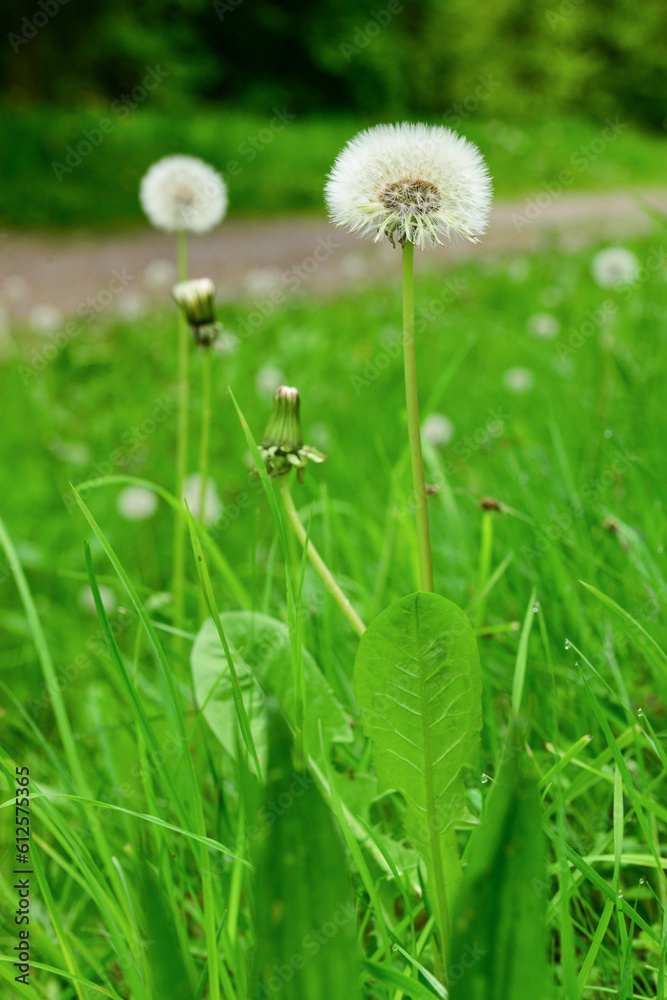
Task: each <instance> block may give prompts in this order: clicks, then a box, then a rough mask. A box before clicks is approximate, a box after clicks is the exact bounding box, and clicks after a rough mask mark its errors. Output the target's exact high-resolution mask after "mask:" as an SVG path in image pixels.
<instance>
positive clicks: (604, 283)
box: [591, 247, 639, 288]
mask: <svg viewBox="0 0 667 1000" xmlns="http://www.w3.org/2000/svg"><path fill="white" fill-rule="evenodd" d="M591 272H592V274H593V278H594V280H595V282H596V283H597V284H598V285H599V286H600V288H623V287H624V286H625V285H629V284H632V282H633V281H635V280H636V278H637V276H638V274H639V261H638V260H637V258H636V257H635V255H634V254H633V252H632V251H631V250H626V248H625V247H607V248H606V249H605V250H600V252H599V253H596V255H595V257H594V258H593V261H592V263H591Z"/></svg>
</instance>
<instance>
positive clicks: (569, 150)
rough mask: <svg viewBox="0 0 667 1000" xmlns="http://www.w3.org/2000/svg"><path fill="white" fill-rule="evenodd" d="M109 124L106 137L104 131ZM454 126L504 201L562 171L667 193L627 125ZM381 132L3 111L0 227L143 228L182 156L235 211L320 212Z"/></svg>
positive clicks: (643, 138)
mask: <svg viewBox="0 0 667 1000" xmlns="http://www.w3.org/2000/svg"><path fill="white" fill-rule="evenodd" d="M276 110H277V111H278V112H279V114H278V116H276V114H275V111H276ZM101 121H105V122H107V123H108V124H106V125H104V126H103V127H104V128H106V129H109V131H107V132H103V131H102V130H101V129H100V122H101ZM448 122H449V120H448ZM434 123H437V122H436V121H434ZM449 123H450V124H452V125H453V127H455V128H456V130H457V131H460V132H461V133H462V134H464V135H466V136H467V137H468V138H469V139H471V140H472V141H473V142H476V143H477V144H478V145H479V147H480V149H481V150H482V153H483V154H484V156H485V158H486V160H487V162H488V164H489V168H490V170H491V174H492V176H493V177H494V178H495V187H496V194H497V195H498V196H499V197H503V198H509V197H516V196H518V195H523V194H525V193H532V192H540V191H542V186H543V185H544V184H553V182H554V181H555V180H556V179H557V178H558V177H559V175H560V174H561V173H562V172H563V171H564V170H567V171H569V173H570V175H571V179H570V180H568V181H567V182H566V185H565V186H566V187H567V188H571V189H572V190H579V189H581V190H608V189H612V188H621V187H625V186H628V185H633V186H651V185H652V186H662V185H663V184H664V171H663V170H662V163H663V162H664V153H665V140H664V138H663V137H660V136H657V135H651V134H644V133H642V132H640V131H638V130H637V129H636V128H634V127H633V126H629V125H628V126H627V127H623V126H624V125H625V123H623V122H620V130H617V131H614V130H609V129H608V125H607V122H606V121H587V120H585V119H578V118H569V119H568V118H563V119H557V120H555V121H549V122H547V123H545V122H542V121H533V122H524V123H515V122H509V121H499V120H490V121H484V120H481V119H477V118H474V117H472V118H469V119H462V120H460V121H457V122H456V123H455V124H454V123H451V122H449ZM374 124H376V122H375V121H370V120H369V121H368V122H363V121H359V120H358V119H352V118H345V117H340V118H327V119H317V118H299V117H296V116H294V115H293V114H292V110H291V109H290V108H289V107H286V108H284V107H282V106H281V107H280V108H278V109H267V113H266V115H265V116H262V117H260V116H251V115H248V114H243V113H240V112H234V111H231V110H229V109H221V110H220V111H216V110H198V111H196V112H183V111H179V112H178V113H176V114H173V115H168V114H166V113H164V112H162V113H160V112H153V111H151V110H150V109H148V108H137V109H135V110H132V111H129V109H128V108H127V107H126V106H123V107H118V108H116V109H114V108H113V107H111V106H109V107H105V106H100V107H99V108H98V109H96V110H85V111H83V110H71V111H67V110H63V109H61V108H46V107H35V108H31V109H23V110H21V111H16V110H10V109H5V110H4V112H3V114H2V119H1V123H0V172H1V173H2V177H3V185H2V191H0V224H1V225H5V226H16V227H19V228H30V227H35V226H42V227H54V226H64V227H72V226H76V227H79V228H81V227H83V228H93V227H96V226H100V225H102V226H109V225H117V224H127V223H134V222H139V221H141V220H142V213H141V209H140V207H139V203H138V198H137V190H138V185H139V181H140V179H141V177H142V176H143V174H144V173H145V172H146V170H147V169H148V167H149V166H150V165H151V163H153V162H154V161H155V160H156V159H159V158H160V157H161V156H166V155H169V154H172V153H177V152H178V153H189V154H191V155H195V156H200V157H203V158H204V159H205V160H207V161H208V162H210V163H211V164H212V165H213V166H215V167H216V168H217V169H218V170H220V171H222V172H223V174H224V175H225V176H226V178H227V179H228V181H229V183H230V187H231V205H230V211H231V213H232V214H236V213H243V214H260V213H284V212H302V211H320V210H321V209H322V207H323V206H322V184H323V178H324V177H325V176H326V174H327V172H328V171H329V169H330V168H331V165H332V163H333V161H334V159H335V157H336V154H337V153H338V151H339V150H340V149H341V148H342V147H343V145H344V144H345V143H346V142H347V141H348V140H349V139H350V138H351V136H352V135H354V134H355V133H356V132H357V131H358V130H359V129H360V128H361V127H364V126H369V125H374ZM440 124H442V122H440ZM445 124H447V122H446V123H445ZM85 131H86V132H88V133H89V136H88V139H86V136H85V135H84V132H85ZM91 135H92V141H90V136H91ZM81 142H84V143H85V142H88V147H86V146H85V145H84V146H83V147H82V150H81V151H82V152H83V156H79V155H78V154H77V153H76V147H77V146H78V144H79V143H81ZM93 143H99V144H98V145H93ZM70 147H71V148H72V149H73V150H74V153H73V154H72V153H70V154H69V155H70V158H69V161H68V159H67V157H68V153H67V151H68V148H70ZM17 150H20V155H17ZM54 164H56V167H55V169H54ZM58 164H60V165H61V166H58Z"/></svg>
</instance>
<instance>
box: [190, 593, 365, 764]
mask: <svg viewBox="0 0 667 1000" xmlns="http://www.w3.org/2000/svg"><path fill="white" fill-rule="evenodd" d="M220 621H221V624H222V628H223V630H224V633H225V635H226V637H227V642H228V644H229V648H230V653H231V656H232V658H233V660H234V664H235V666H236V672H237V675H238V681H239V685H240V688H241V694H242V696H243V702H244V705H245V708H246V712H247V715H248V719H249V720H250V728H251V731H252V735H253V739H254V741H255V746H256V748H257V753H258V756H259V758H260V761H262V760H266V748H267V731H266V726H267V722H266V713H265V692H269V693H270V694H272V695H273V696H274V698H275V699H276V701H277V702H278V704H279V705H280V707H281V709H282V711H283V712H284V714H285V717H286V718H287V719H288V721H289V723H290V725H292V727H293V726H294V723H295V712H296V705H295V697H294V680H293V672H292V656H291V651H290V638H289V629H288V628H287V626H286V625H284V624H283V623H282V622H280V621H277V620H276V619H275V618H271V617H269V615H262V614H255V613H253V612H250V611H228V612H225V613H224V614H222V615H220ZM303 660H304V671H305V677H306V731H307V734H308V745H309V747H310V752H311V756H312V757H313V758H314V759H315V760H316V761H321V749H320V734H319V727H320V722H321V725H322V737H323V742H324V748H325V752H326V753H327V754H329V753H330V749H331V744H332V742H334V741H336V742H350V741H351V740H352V732H351V730H350V725H349V722H348V720H347V718H346V716H345V713H344V711H343V709H342V708H341V706H340V704H339V703H338V701H337V700H336V697H335V695H334V694H333V692H332V691H331V688H330V687H329V685H328V684H327V682H326V679H325V678H324V676H323V674H322V672H321V671H320V669H319V668H318V666H317V664H316V662H315V660H314V659H313V658H312V656H311V655H310V654H309V653H308V652H307V651H306V650H304V651H303ZM191 661H192V673H193V677H194V684H195V694H196V697H197V703H198V704H199V705H200V707H202V708H203V712H204V717H205V719H206V721H207V722H208V724H209V726H210V727H211V729H212V730H213V732H214V733H215V735H216V736H217V738H218V739H219V740H220V742H221V743H222V745H223V746H224V747H225V749H226V750H227V751H228V752H229V753H230V754H232V755H233V756H236V754H237V745H238V723H237V719H236V709H235V707H234V699H233V697H232V687H231V684H232V680H231V677H230V673H229V667H228V664H227V660H226V658H225V654H224V651H223V648H222V645H221V642H220V638H219V636H218V633H217V630H216V628H215V626H214V624H213V622H212V621H211V620H210V619H209V620H208V621H206V622H204V624H203V625H202V627H201V629H200V631H199V634H198V635H197V638H196V640H195V643H194V646H193V648H192V657H191Z"/></svg>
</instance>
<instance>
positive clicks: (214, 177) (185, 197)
mask: <svg viewBox="0 0 667 1000" xmlns="http://www.w3.org/2000/svg"><path fill="white" fill-rule="evenodd" d="M139 197H140V200H141V205H142V208H143V210H144V212H145V213H146V215H147V216H148V218H149V220H150V222H151V223H152V224H153V225H154V226H155V227H156V229H163V230H165V231H166V232H168V233H175V232H178V231H180V230H187V231H188V232H191V233H206V232H208V231H209V229H213V227H214V226H217V225H218V223H219V222H221V221H222V219H223V218H224V216H225V212H226V211H227V185H226V184H225V182H224V180H223V179H222V177H221V176H220V174H219V173H218V172H217V171H216V170H214V169H213V167H210V166H209V165H208V163H204V161H203V160H199V159H197V157H195V156H165V157H164V159H162V160H158V161H157V163H154V164H153V166H152V167H150V169H149V170H148V172H147V173H146V174H145V175H144V177H143V178H142V180H141V186H140V188H139Z"/></svg>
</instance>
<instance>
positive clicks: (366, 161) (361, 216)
mask: <svg viewBox="0 0 667 1000" xmlns="http://www.w3.org/2000/svg"><path fill="white" fill-rule="evenodd" d="M325 200H326V203H327V208H328V210H329V215H330V216H331V219H332V221H333V222H334V223H335V224H336V225H338V226H344V227H345V228H347V229H349V230H350V231H351V232H353V233H358V234H359V235H360V236H367V237H370V238H372V239H373V240H374V241H375V242H377V241H378V240H380V239H381V238H382V237H383V236H386V237H387V238H388V239H389V240H390V241H391V242H392V243H396V242H399V243H405V242H410V243H414V244H415V245H416V246H418V247H420V248H422V249H423V248H424V247H425V246H433V245H434V244H437V243H444V242H447V241H449V240H452V239H453V238H455V237H456V236H463V237H465V238H467V239H469V240H471V241H472V242H473V243H475V242H477V237H478V236H479V234H480V233H482V232H484V230H485V228H486V220H487V216H488V212H489V207H490V204H491V179H490V177H489V173H488V170H487V167H486V164H485V163H484V160H483V158H482V155H481V153H480V152H479V150H478V149H477V147H476V146H474V145H473V143H471V142H469V141H468V140H467V139H464V138H462V137H461V136H458V135H456V134H455V133H454V132H452V131H451V130H450V129H448V128H444V127H443V126H442V125H435V126H430V125H423V124H410V123H408V122H403V123H402V124H400V125H376V126H375V127H374V128H370V129H367V130H366V131H364V132H360V133H359V134H358V135H356V136H355V137H354V138H353V139H352V140H351V141H350V142H349V143H348V144H347V146H345V148H344V149H343V150H342V152H341V153H340V154H339V155H338V158H337V159H336V162H335V163H334V165H333V168H332V170H331V173H330V174H329V177H328V179H327V183H326V187H325Z"/></svg>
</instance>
